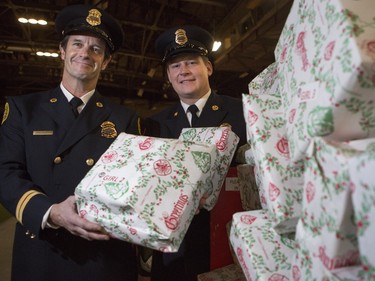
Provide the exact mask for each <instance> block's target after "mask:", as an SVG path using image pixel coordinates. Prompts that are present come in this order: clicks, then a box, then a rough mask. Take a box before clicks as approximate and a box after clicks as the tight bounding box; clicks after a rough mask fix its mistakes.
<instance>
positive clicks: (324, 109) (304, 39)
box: [275, 0, 375, 159]
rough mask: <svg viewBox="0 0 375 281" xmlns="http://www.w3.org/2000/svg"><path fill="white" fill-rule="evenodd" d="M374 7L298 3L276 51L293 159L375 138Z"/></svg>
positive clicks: (337, 1)
mask: <svg viewBox="0 0 375 281" xmlns="http://www.w3.org/2000/svg"><path fill="white" fill-rule="evenodd" d="M374 10H375V2H374V1H373V0H361V1H353V0H331V1H326V0H317V1H306V0H296V1H294V2H293V6H292V8H291V11H290V13H289V16H288V18H287V21H286V24H285V26H284V28H283V31H282V33H281V36H280V38H279V41H278V44H277V46H276V49H275V57H276V61H277V62H278V65H277V68H278V71H279V73H282V75H281V76H280V92H281V94H282V97H283V104H284V106H285V109H286V110H285V115H284V117H285V120H287V121H288V122H287V124H286V127H287V132H288V138H289V148H290V154H291V158H292V159H301V158H302V157H303V156H304V153H305V151H306V148H307V147H308V145H309V142H310V141H311V139H312V138H313V137H314V136H325V137H327V138H329V139H333V140H337V141H348V140H353V139H363V138H368V137H373V136H374V135H375V51H374V50H375V48H374V46H375V18H374Z"/></svg>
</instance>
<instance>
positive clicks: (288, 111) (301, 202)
mask: <svg viewBox="0 0 375 281" xmlns="http://www.w3.org/2000/svg"><path fill="white" fill-rule="evenodd" d="M374 11H375V2H374V1H371V0H361V1H349V0H334V1H325V0H317V1H307V0H295V1H294V3H293V6H292V8H291V11H290V14H289V16H288V18H287V21H286V24H285V26H284V29H283V31H282V33H281V36H280V38H279V41H278V44H277V46H276V49H275V58H276V60H275V62H274V63H273V64H271V65H270V66H269V67H267V68H266V69H265V70H264V71H263V72H262V73H260V74H259V75H258V76H257V77H256V78H255V79H254V80H253V81H251V83H250V84H249V93H248V94H244V95H243V104H244V116H245V119H246V123H247V137H248V143H249V144H250V146H251V148H250V149H249V150H248V151H246V163H249V164H251V165H254V168H255V179H256V183H257V186H258V188H259V197H260V203H261V205H262V209H261V210H254V211H246V212H238V213H236V214H234V216H233V222H232V228H231V232H230V241H231V244H232V246H233V250H234V252H235V254H236V257H237V260H238V263H239V264H240V266H241V268H242V270H243V272H244V274H245V276H246V279H247V280H248V281H249V280H294V281H298V280H301V281H302V280H375V175H374V171H375V138H374V137H375V14H374Z"/></svg>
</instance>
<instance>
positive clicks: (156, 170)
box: [75, 133, 235, 252]
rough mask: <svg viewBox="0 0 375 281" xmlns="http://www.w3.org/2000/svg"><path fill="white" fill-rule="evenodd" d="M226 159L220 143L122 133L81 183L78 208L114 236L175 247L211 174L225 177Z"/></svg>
mask: <svg viewBox="0 0 375 281" xmlns="http://www.w3.org/2000/svg"><path fill="white" fill-rule="evenodd" d="M228 145H229V146H230V145H231V144H230V143H228ZM233 145H235V144H233ZM229 151H231V150H230V149H229V150H228V153H229ZM228 157H230V156H228ZM221 159H222V152H220V153H219V152H218V149H217V146H216V145H212V144H208V143H201V142H192V141H183V140H176V139H161V138H152V137H144V136H135V135H130V134H125V133H121V134H119V136H118V137H117V139H116V140H115V141H114V142H113V143H112V145H111V146H110V147H109V148H108V150H107V151H106V152H105V153H104V154H103V155H102V156H101V157H100V159H99V160H98V161H97V163H96V164H95V165H94V166H93V168H92V169H91V170H90V171H89V172H88V174H87V175H86V176H85V178H84V179H83V180H82V181H81V182H80V184H79V185H78V186H77V188H76V191H75V195H76V198H77V208H78V211H79V213H80V215H81V216H82V217H84V218H86V219H88V220H90V221H95V222H98V223H99V224H101V225H102V226H103V227H104V228H105V230H106V231H107V232H108V233H110V234H111V235H112V236H113V237H115V238H118V239H122V240H126V241H129V242H132V243H135V244H139V245H143V246H146V247H149V248H153V249H156V250H160V251H166V252H175V251H177V250H178V247H179V245H180V243H181V241H182V239H183V237H184V235H185V233H186V231H187V229H188V227H189V225H190V222H191V220H192V218H193V216H194V214H195V212H196V210H197V207H198V204H199V200H200V198H201V197H202V195H203V194H204V193H205V192H209V191H210V190H209V189H212V188H213V189H215V190H217V189H218V187H216V186H214V187H212V179H213V178H215V179H217V178H220V177H222V178H223V179H221V180H224V178H225V174H226V171H223V169H218V167H223V164H222V162H221ZM228 168H229V167H227V169H228ZM217 181H218V182H219V181H220V179H218V180H217Z"/></svg>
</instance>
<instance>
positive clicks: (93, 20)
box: [86, 9, 102, 26]
mask: <svg viewBox="0 0 375 281" xmlns="http://www.w3.org/2000/svg"><path fill="white" fill-rule="evenodd" d="M101 16H102V13H101V12H99V11H98V10H97V9H91V10H90V11H89V15H88V16H87V18H86V21H87V22H88V24H89V25H91V26H96V25H99V24H101V23H102V21H101Z"/></svg>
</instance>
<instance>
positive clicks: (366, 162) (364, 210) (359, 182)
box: [349, 140, 375, 280]
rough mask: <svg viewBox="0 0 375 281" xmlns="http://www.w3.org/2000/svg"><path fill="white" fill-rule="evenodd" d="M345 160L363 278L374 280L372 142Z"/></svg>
mask: <svg viewBox="0 0 375 281" xmlns="http://www.w3.org/2000/svg"><path fill="white" fill-rule="evenodd" d="M367 149H368V151H366V152H364V153H361V154H360V155H359V156H358V157H353V158H351V159H350V160H349V174H350V179H351V183H352V186H351V188H352V200H353V207H354V217H355V222H356V226H357V237H358V243H359V249H360V258H361V264H362V271H363V274H362V275H363V276H364V277H366V280H370V279H371V280H375V250H374V249H375V141H374V140H372V141H371V140H369V141H368V145H367Z"/></svg>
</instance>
